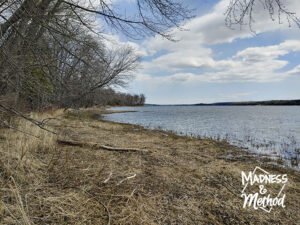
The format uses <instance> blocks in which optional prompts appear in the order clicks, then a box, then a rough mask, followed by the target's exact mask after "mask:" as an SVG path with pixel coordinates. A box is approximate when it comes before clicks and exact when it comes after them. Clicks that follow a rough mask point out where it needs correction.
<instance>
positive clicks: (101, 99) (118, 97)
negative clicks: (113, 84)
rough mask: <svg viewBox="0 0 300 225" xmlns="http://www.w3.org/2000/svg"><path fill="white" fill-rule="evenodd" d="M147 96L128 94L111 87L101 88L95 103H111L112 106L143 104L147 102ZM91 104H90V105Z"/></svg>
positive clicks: (91, 104)
mask: <svg viewBox="0 0 300 225" xmlns="http://www.w3.org/2000/svg"><path fill="white" fill-rule="evenodd" d="M145 100H146V97H145V95H144V94H139V95H137V94H128V93H121V92H116V91H114V90H113V89H111V88H108V89H102V90H99V91H98V92H97V93H96V94H95V98H94V102H91V103H90V106H93V105H104V106H105V105H110V106H142V105H144V104H145ZM88 106H89V105H88Z"/></svg>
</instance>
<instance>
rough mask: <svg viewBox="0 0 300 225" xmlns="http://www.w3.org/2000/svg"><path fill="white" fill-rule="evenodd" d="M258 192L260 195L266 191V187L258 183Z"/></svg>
mask: <svg viewBox="0 0 300 225" xmlns="http://www.w3.org/2000/svg"><path fill="white" fill-rule="evenodd" d="M259 193H260V194H262V195H264V194H266V193H267V189H266V188H265V187H264V185H259Z"/></svg>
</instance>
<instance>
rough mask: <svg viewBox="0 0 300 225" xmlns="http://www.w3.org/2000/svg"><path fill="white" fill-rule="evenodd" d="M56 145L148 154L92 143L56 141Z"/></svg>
mask: <svg viewBox="0 0 300 225" xmlns="http://www.w3.org/2000/svg"><path fill="white" fill-rule="evenodd" d="M57 143H58V144H60V145H68V146H79V147H90V148H92V149H103V150H106V151H115V152H148V150H146V149H139V148H117V147H110V146H106V145H101V144H99V143H94V142H79V141H73V140H60V139H58V140H57Z"/></svg>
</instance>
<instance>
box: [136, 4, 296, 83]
mask: <svg viewBox="0 0 300 225" xmlns="http://www.w3.org/2000/svg"><path fill="white" fill-rule="evenodd" d="M228 4H229V0H223V1H220V2H219V3H218V4H216V6H215V7H214V8H213V9H212V10H211V12H209V13H208V14H206V15H202V16H198V17H196V18H194V19H192V20H191V21H189V22H188V23H187V24H186V26H185V27H186V28H187V29H188V31H175V36H176V37H177V38H178V39H180V41H179V42H170V41H168V40H165V39H163V38H161V37H159V36H156V37H154V38H151V39H149V40H147V41H145V42H144V43H143V45H142V46H143V49H145V51H146V52H147V54H148V55H152V58H151V59H150V60H149V59H148V60H147V61H144V62H142V68H143V69H142V70H141V73H143V74H148V75H147V76H142V77H144V78H146V79H147V82H151V83H152V84H154V83H158V81H161V82H175V83H176V82H177V83H187V82H190V83H194V82H218V83H220V82H275V81H280V80H283V79H285V78H286V77H288V76H290V75H294V74H297V73H298V72H299V68H298V69H296V68H295V69H294V70H292V71H290V72H278V70H281V69H283V68H284V67H285V66H286V65H288V63H289V62H288V61H287V60H282V59H279V57H280V56H284V55H287V54H288V53H290V52H293V51H300V41H299V40H288V41H285V42H283V43H281V44H279V45H271V46H263V47H254V48H246V49H244V50H242V51H239V52H237V53H236V55H234V56H233V57H230V58H227V59H226V58H225V59H222V60H216V59H215V58H214V54H215V53H214V52H213V50H212V48H210V46H212V45H215V44H219V43H230V42H233V41H234V40H236V39H242V38H250V37H252V36H253V35H254V34H253V33H251V32H250V31H249V28H248V27H243V29H242V30H241V29H235V30H233V29H229V28H228V27H226V26H225V22H224V19H225V16H224V11H225V10H226V7H227V6H228ZM291 6H292V9H293V10H295V11H300V1H296V0H293V1H289V5H287V7H291ZM255 18H256V22H255V23H254V24H253V29H254V30H255V31H256V32H257V33H262V32H268V31H275V30H288V29H289V26H288V24H287V23H285V24H278V21H277V22H276V21H272V20H271V19H270V18H269V14H268V12H266V11H265V10H264V9H263V7H261V6H259V7H258V8H256V9H255ZM191 71H192V72H191ZM161 74H171V75H168V76H166V75H165V76H161ZM159 75H160V76H159ZM149 77H150V78H149ZM149 79H150V80H149Z"/></svg>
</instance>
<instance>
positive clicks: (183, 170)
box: [0, 108, 300, 224]
mask: <svg viewBox="0 0 300 225" xmlns="http://www.w3.org/2000/svg"><path fill="white" fill-rule="evenodd" d="M101 113H109V112H107V111H106V112H104V111H103V110H100V109H96V108H95V109H89V110H81V111H80V112H74V111H66V112H63V111H62V110H57V111H51V112H47V113H43V114H32V117H34V118H37V119H43V118H48V117H51V118H55V119H52V120H49V122H48V126H47V128H48V129H51V130H53V131H54V132H56V133H57V134H58V135H55V134H50V133H49V132H46V131H41V130H40V129H37V128H35V127H34V126H33V125H31V124H30V123H29V122H25V121H16V122H15V124H16V126H17V127H18V129H21V130H23V131H26V132H28V133H31V134H34V135H37V136H39V139H40V140H36V138H35V137H33V136H28V135H26V134H24V133H18V132H16V131H14V130H8V129H1V130H0V187H1V189H0V190H1V191H0V224H16V223H17V222H20V224H297V222H299V221H300V215H299V209H300V208H299V205H300V176H299V173H298V172H295V171H292V170H285V169H282V168H280V167H278V166H274V165H270V164H266V163H262V162H259V161H258V160H257V159H256V158H255V157H253V156H252V155H251V154H248V153H246V152H244V151H242V150H240V149H238V148H237V147H234V146H232V145H229V144H228V143H225V142H218V141H213V140H209V139H203V140H198V139H196V138H191V137H181V136H177V135H175V134H173V133H171V132H164V131H159V130H148V129H144V128H142V127H140V126H136V125H130V124H118V123H113V122H106V121H100V120H99V118H100V116H99V114H101ZM228 154H231V155H232V156H233V157H232V158H224V155H228ZM241 155H242V156H241ZM256 166H259V167H261V168H262V169H264V170H266V171H268V172H269V173H270V174H287V176H288V182H287V184H286V186H285V188H284V194H286V199H285V208H282V207H274V208H273V209H272V211H271V212H270V213H267V212H265V211H263V210H261V209H258V210H254V209H253V208H252V207H247V208H243V199H242V198H241V190H242V189H243V185H242V179H241V171H252V170H253V169H254V168H255V167H256ZM267 189H268V191H269V192H270V193H271V194H272V195H276V193H278V191H279V190H280V186H279V185H277V184H272V185H271V184H270V185H269V186H268V188H267ZM247 191H248V192H249V193H250V192H255V191H257V187H256V186H255V185H254V186H250V185H249V187H248V189H247Z"/></svg>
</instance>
